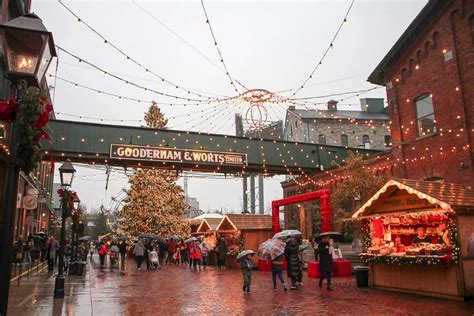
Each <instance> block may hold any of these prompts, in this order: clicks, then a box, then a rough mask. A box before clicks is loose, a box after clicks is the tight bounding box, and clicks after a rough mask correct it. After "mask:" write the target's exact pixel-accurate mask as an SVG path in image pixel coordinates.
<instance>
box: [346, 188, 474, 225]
mask: <svg viewBox="0 0 474 316" xmlns="http://www.w3.org/2000/svg"><path fill="white" fill-rule="evenodd" d="M391 187H392V188H393V187H396V188H398V189H400V190H406V191H408V193H410V194H415V195H416V196H418V197H419V198H420V199H426V200H428V202H430V203H431V204H437V205H439V207H441V208H442V209H444V210H450V209H454V208H459V207H467V208H471V207H472V208H474V190H473V189H472V187H466V186H462V185H458V184H454V183H445V182H438V181H436V182H434V181H418V180H408V179H391V180H389V181H388V182H387V183H386V184H385V185H384V186H383V187H382V188H381V189H380V190H379V191H377V193H375V194H374V195H373V196H372V197H371V198H370V199H369V200H368V201H367V202H366V203H365V204H364V205H363V206H362V207H361V208H359V209H358V210H357V211H356V212H355V213H354V214H353V215H352V218H358V217H362V216H364V215H366V214H365V211H366V209H367V208H369V207H370V206H371V205H372V203H373V202H375V201H376V200H378V199H379V197H380V196H381V195H382V194H384V193H385V192H387V190H389V188H391Z"/></svg>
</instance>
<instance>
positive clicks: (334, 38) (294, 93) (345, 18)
mask: <svg viewBox="0 0 474 316" xmlns="http://www.w3.org/2000/svg"><path fill="white" fill-rule="evenodd" d="M354 1H355V0H352V2H351V5H350V6H349V9H348V10H347V12H346V15H345V16H344V19H343V20H342V22H341V24H340V25H339V28H338V29H337V31H336V33H335V34H334V36H333V38H332V39H331V42H330V44H329V46H328V48H327V49H326V51H325V52H324V54H323V56H322V57H321V59H320V60H319V62H318V63H317V64H316V66H315V67H314V68H313V71H311V74H310V75H309V76H308V77H307V78H306V80H305V81H304V82H303V83H302V84H301V85H300V86H299V87H298V88H296V90H295V91H294V92H293V93H292V94H291V95H290V98H291V97H293V96H295V95H296V94H297V93H298V92H299V91H300V90H301V89H303V88H304V87H305V85H306V84H307V83H308V81H309V80H310V79H312V78H313V76H314V73H315V72H316V70H317V69H318V68H319V67H320V66H321V65H322V63H323V61H324V59H325V58H326V56H327V54H328V52H329V50H331V48H333V44H334V42H335V40H336V38H337V36H338V35H339V32H340V31H341V29H342V26H343V25H344V24H345V23H346V22H347V17H348V16H349V13H350V12H351V9H352V6H353V5H354Z"/></svg>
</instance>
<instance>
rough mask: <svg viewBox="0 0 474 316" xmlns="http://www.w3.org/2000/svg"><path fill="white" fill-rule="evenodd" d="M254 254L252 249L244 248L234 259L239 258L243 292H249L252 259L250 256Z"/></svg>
mask: <svg viewBox="0 0 474 316" xmlns="http://www.w3.org/2000/svg"><path fill="white" fill-rule="evenodd" d="M254 254H255V251H253V250H244V251H242V252H241V253H239V254H238V255H237V258H236V260H237V261H239V260H241V261H242V262H241V264H240V267H241V269H242V275H243V277H244V286H243V287H242V290H243V291H244V293H250V284H251V283H252V269H253V261H252V259H251V258H250V257H251V256H253V255H254Z"/></svg>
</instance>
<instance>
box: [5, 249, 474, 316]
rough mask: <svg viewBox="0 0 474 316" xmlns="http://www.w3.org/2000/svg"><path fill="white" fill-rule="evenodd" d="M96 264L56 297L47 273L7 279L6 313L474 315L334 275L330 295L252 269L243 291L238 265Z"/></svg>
mask: <svg viewBox="0 0 474 316" xmlns="http://www.w3.org/2000/svg"><path fill="white" fill-rule="evenodd" d="M97 261H98V258H96V257H95V258H94V262H93V263H92V267H91V266H90V264H89V266H88V273H87V274H86V276H84V277H77V276H70V277H68V278H67V280H66V290H65V296H66V297H65V298H64V299H63V300H61V299H56V300H54V299H53V290H54V275H52V274H48V273H46V272H45V273H43V274H39V275H38V276H31V277H30V279H29V280H26V279H23V280H21V282H20V285H19V286H17V285H16V283H15V284H12V286H11V288H10V289H11V290H10V301H9V315H21V316H26V315H187V314H194V315H204V314H206V315H244V314H245V315H247V314H248V315H271V314H277V315H314V314H328V315H335V314H346V315H348V314H350V315H370V314H377V315H474V303H465V302H456V301H449V300H442V299H434V298H427V297H422V296H416V295H408V294H399V293H392V292H387V291H382V290H376V289H370V288H369V289H359V288H357V287H356V285H355V280H354V278H350V277H348V278H335V279H334V282H333V283H334V289H335V290H334V291H333V292H328V291H327V290H325V289H322V290H321V289H319V287H318V286H317V282H316V280H314V279H307V278H304V280H303V282H304V285H303V286H301V287H300V288H299V289H297V290H296V291H290V292H288V293H285V292H284V291H283V290H282V289H281V287H280V288H278V290H277V291H273V288H272V281H271V273H269V272H258V271H255V272H254V274H253V282H252V288H251V293H250V294H248V295H244V294H243V293H242V274H241V272H240V271H238V270H225V271H216V270H214V269H210V270H207V271H202V272H195V271H190V270H189V269H188V268H186V267H175V266H165V267H164V268H163V269H162V270H156V271H151V270H142V271H136V269H135V266H134V262H133V261H132V260H129V261H127V264H128V266H127V269H126V272H125V273H121V272H120V271H119V270H111V269H108V268H105V269H100V268H99V266H98V264H97ZM440 286H442V285H440Z"/></svg>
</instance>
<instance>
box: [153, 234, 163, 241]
mask: <svg viewBox="0 0 474 316" xmlns="http://www.w3.org/2000/svg"><path fill="white" fill-rule="evenodd" d="M153 239H155V240H156V241H158V242H164V241H165V239H164V238H163V237H161V236H156V235H155V236H154V238H153Z"/></svg>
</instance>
